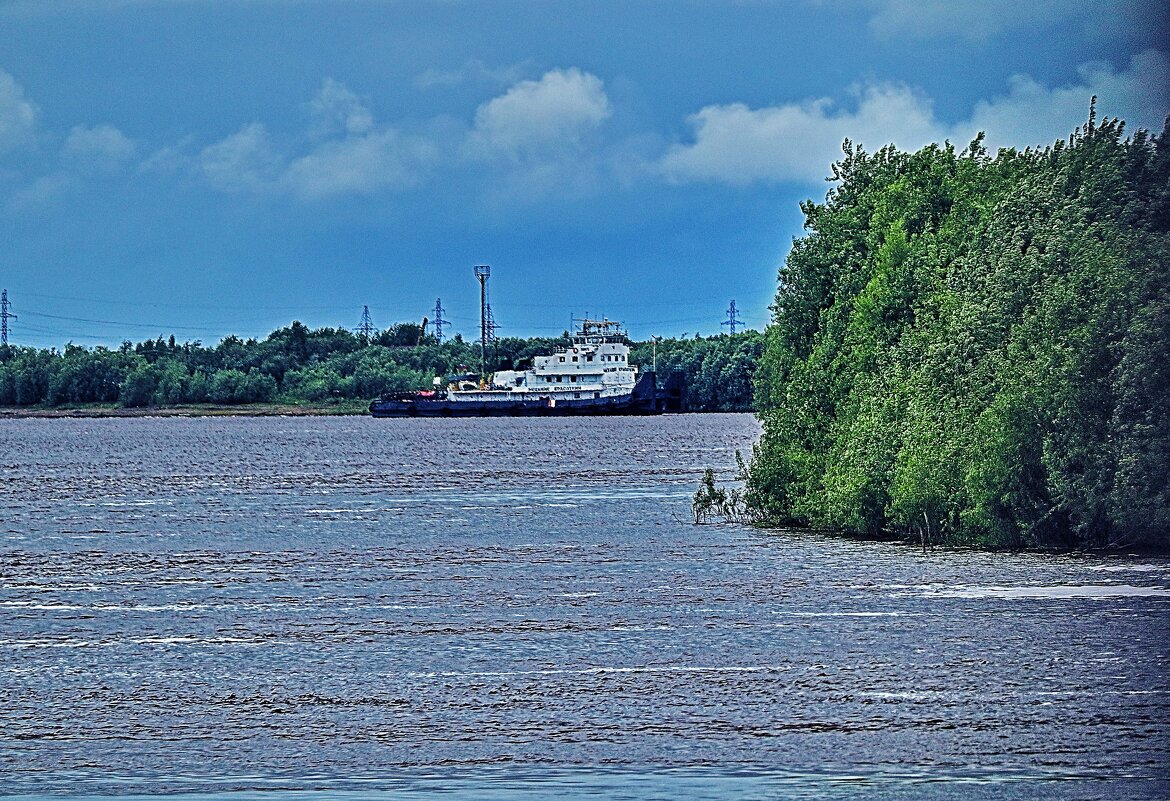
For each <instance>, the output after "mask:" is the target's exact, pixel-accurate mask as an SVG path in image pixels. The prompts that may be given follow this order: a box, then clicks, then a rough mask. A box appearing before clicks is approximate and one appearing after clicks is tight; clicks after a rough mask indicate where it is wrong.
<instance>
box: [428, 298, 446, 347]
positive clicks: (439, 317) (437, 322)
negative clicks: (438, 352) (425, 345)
mask: <svg viewBox="0 0 1170 801" xmlns="http://www.w3.org/2000/svg"><path fill="white" fill-rule="evenodd" d="M445 311H446V309H444V308H443V299H442V298H435V310H434V311H433V312H431V314H433V315H435V316H434V317H433V318H431V325H433V326H434V327H435V338H436V339H437V340H439V344H440V345H442V344H443V326H445V325H447V323H449V322H451V321H450V320H444V319H443V312H445Z"/></svg>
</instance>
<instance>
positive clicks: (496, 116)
mask: <svg viewBox="0 0 1170 801" xmlns="http://www.w3.org/2000/svg"><path fill="white" fill-rule="evenodd" d="M612 113H613V111H612V108H611V107H610V103H609V98H608V97H607V96H606V94H605V89H604V86H603V85H602V82H601V79H600V78H598V77H597V76H595V75H591V74H589V73H587V72H582V71H581V70H579V69H576V68H571V69H567V70H550V71H549V72H546V73H545V74H544V76H543V77H541V79H540V80H538V81H521V82H520V83H517V84H516V85H514V86H513V87H512V88H511V89H509V90H508V91H507V92H506V93H505V94H503V95H500V96H499V97H496V98H493V99H492V100H489V101H488V102H486V103H484V104H483V105H481V106H480V107H479V109H477V110H476V113H475V125H474V128H473V130H472V132H471V135H470V137H469V139H468V149H469V152H470V153H471V154H473V155H476V156H484V157H491V156H496V155H500V156H506V157H509V158H512V159H519V158H526V157H527V158H532V157H540V156H542V155H547V154H551V153H558V152H559V153H563V152H565V151H566V150H572V149H574V148H575V147H577V146H578V145H579V144H580V143H581V140H582V138H583V137H584V136H585V135H586V134H587V133H589V132H591V131H593V130H595V129H597V128H598V127H599V126H600V125H601V124H602V123H603V122H604V121H605V120H606V119H607V118H608V117H609V116H610V115H611V114H612Z"/></svg>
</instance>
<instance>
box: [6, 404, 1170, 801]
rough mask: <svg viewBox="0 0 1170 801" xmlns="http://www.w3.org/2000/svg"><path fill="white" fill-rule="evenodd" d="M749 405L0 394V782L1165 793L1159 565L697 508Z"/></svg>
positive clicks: (750, 426)
mask: <svg viewBox="0 0 1170 801" xmlns="http://www.w3.org/2000/svg"><path fill="white" fill-rule="evenodd" d="M758 435H759V428H758V425H757V423H756V421H755V420H754V418H752V417H751V416H748V415H667V416H662V417H655V418H609V419H531V420H507V419H484V420H372V419H367V418H242V417H241V418H192V419H185V418H168V419H151V418H143V419H116V420H74V419H63V420H0V481H2V483H0V699H3V700H2V701H0V796H5V797H29V798H33V797H43V796H45V795H57V796H68V797H76V798H80V797H89V796H93V797H104V798H110V797H115V798H136V797H147V796H155V795H161V794H167V795H169V796H172V797H177V798H187V799H231V800H232V801H244V800H245V799H259V798H263V799H286V798H298V799H299V798H314V799H330V800H333V801H336V800H339V799H356V798H374V799H395V800H397V799H416V798H423V797H432V796H436V795H437V796H440V797H442V798H447V799H455V800H456V801H462V800H463V799H468V800H470V799H497V798H498V799H505V798H524V799H528V798H531V799H537V798H549V797H559V798H573V799H577V798H580V799H584V798H598V797H602V798H639V799H654V798H662V799H673V798H731V799H749V798H751V799H755V798H824V797H830V798H845V799H851V798H887V797H889V798H893V797H898V798H902V797H915V798H939V799H942V798H954V797H963V798H1053V799H1055V798H1097V797H1101V798H1106V797H1108V798H1151V799H1152V798H1165V797H1167V796H1170V780H1168V779H1167V777H1168V776H1170V747H1168V746H1170V722H1168V721H1170V715H1168V714H1167V709H1168V706H1170V705H1168V703H1167V700H1168V697H1170V696H1168V695H1167V693H1168V692H1170V671H1168V658H1170V634H1168V629H1167V621H1168V619H1170V615H1168V614H1167V613H1168V612H1170V563H1168V562H1167V561H1166V560H1164V559H1157V558H1151V557H1135V556H1077V555H1028V554H1025V555H1019V554H1014V555H1013V554H988V553H971V552H963V551H949V550H942V549H936V550H934V551H932V552H930V553H927V554H923V553H921V551H919V550H917V549H915V548H911V547H906V546H902V545H899V544H891V543H860V542H852V541H848V540H841V539H833V538H826V537H822V536H818V535H814V534H808V533H800V532H766V531H757V530H754V529H751V528H748V527H744V526H738V525H730V524H723V525H702V526H695V525H694V524H693V523H692V522H691V521H690V520H689V512H690V496H691V494H692V493H693V492H694V490H695V488H696V486H697V484H698V481H699V478H700V476H701V473H702V470H703V468H704V467H707V466H711V467H714V468H716V470H717V472H718V474H719V475H720V478H721V480H723V481H731V480H733V479H734V472H735V470H734V452H735V450H736V449H743V450H744V451H745V453H746V452H747V451H749V450H750V447H751V443H752V442H753V441H754V440H755V438H756V437H757V436H758Z"/></svg>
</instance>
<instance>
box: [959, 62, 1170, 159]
mask: <svg viewBox="0 0 1170 801" xmlns="http://www.w3.org/2000/svg"><path fill="white" fill-rule="evenodd" d="M1078 72H1079V74H1080V76H1081V82H1080V83H1078V84H1075V85H1073V86H1060V87H1055V88H1049V87H1046V86H1044V85H1043V84H1041V83H1039V82H1037V81H1035V80H1034V79H1032V78H1030V77H1028V76H1027V75H1016V76H1013V77H1012V78H1011V79H1010V80H1009V82H1008V93H1007V95H1005V96H1001V97H997V98H994V99H992V100H984V101H980V102H979V103H977V104H976V105H975V108H974V110H973V111H972V114H971V118H970V120H967V121H965V122H963V123H960V124H958V125H956V126H954V132H953V133H952V136H963V135H965V136H966V137H967V138H968V139H969V138H970V137H971V136H973V135H974V134H975V133H976V132H978V131H986V132H987V144H988V146H989V147H991V148H996V147H1017V148H1023V147H1028V146H1036V145H1045V144H1048V143H1051V142H1052V141H1053V140H1055V139H1057V138H1059V137H1061V136H1067V135H1068V134H1069V133H1070V132H1071V131H1072V130H1073V128H1075V127H1076V126H1078V125H1081V124H1082V123H1084V122H1085V119H1086V118H1087V116H1088V111H1089V99H1090V98H1091V97H1093V96H1094V95H1095V96H1096V97H1097V111H1098V114H1100V115H1105V116H1110V117H1120V118H1121V119H1123V120H1125V121H1126V126H1127V128H1128V129H1129V130H1134V129H1136V128H1146V129H1148V130H1153V131H1161V130H1162V123H1163V121H1164V119H1165V117H1166V115H1167V114H1170V60H1168V59H1167V57H1166V56H1165V54H1163V53H1160V52H1158V51H1156V50H1147V51H1145V52H1143V53H1138V54H1137V55H1135V56H1134V57H1133V58H1132V59H1131V60H1130V63H1129V66H1128V67H1127V68H1126V69H1124V70H1121V71H1116V70H1114V69H1113V68H1112V67H1111V66H1110V65H1109V64H1107V63H1105V62H1091V63H1089V64H1084V65H1082V66H1081V67H1080V68H1079V70H1078Z"/></svg>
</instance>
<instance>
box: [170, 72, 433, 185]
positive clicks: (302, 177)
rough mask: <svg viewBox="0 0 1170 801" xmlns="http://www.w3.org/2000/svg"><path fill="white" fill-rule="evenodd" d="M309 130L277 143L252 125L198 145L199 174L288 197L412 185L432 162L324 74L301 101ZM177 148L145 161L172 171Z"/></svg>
mask: <svg viewBox="0 0 1170 801" xmlns="http://www.w3.org/2000/svg"><path fill="white" fill-rule="evenodd" d="M308 109H309V114H310V124H309V129H308V132H307V134H306V136H305V138H304V139H302V140H301V142H300V146H299V147H297V146H296V143H292V144H288V145H287V146H286V147H284V148H283V149H281V148H278V147H277V146H276V145H275V144H274V143H273V139H272V136H271V135H270V134H269V132H268V130H267V129H266V128H265V126H264V125H263V124H262V123H259V122H255V123H251V124H250V125H246V126H244V127H243V128H242V129H240V130H239V131H237V132H236V133H234V134H232V135H231V136H228V137H226V138H225V139H223V140H221V141H219V142H216V143H215V144H213V145H209V146H208V147H205V148H203V150H202V151H201V152H200V154H199V157H198V159H197V163H198V171H199V172H200V173H201V174H202V176H203V179H204V180H205V181H206V182H207V183H208V184H209V185H210V186H212V187H214V188H215V189H219V190H222V191H225V192H232V193H253V194H284V193H287V194H291V195H294V196H296V197H299V198H302V199H305V200H317V199H321V198H326V197H330V196H336V195H352V194H371V193H373V192H376V191H379V190H382V189H406V188H409V187H412V186H416V185H417V184H418V183H419V181H420V179H421V176H422V175H423V174H424V172H425V171H426V169H427V168H428V167H429V166H430V165H431V164H432V163H433V162H434V161H435V160H436V159H437V152H438V151H437V148H436V147H435V145H433V144H432V143H431V142H429V141H428V140H427V139H425V138H423V137H419V136H411V135H408V134H405V133H403V132H402V131H400V130H398V129H396V128H392V127H385V126H378V125H377V124H376V123H375V121H374V117H373V114H372V113H371V112H370V110H369V108H368V107H367V106H366V105H365V104H364V103H363V102H362V101H361V99H360V98H359V97H358V96H357V95H356V94H354V93H353V92H352V91H350V90H349V89H348V88H347V87H346V86H345V85H344V84H342V83H339V82H337V81H334V80H332V79H326V80H325V82H324V83H323V84H322V87H321V90H320V91H319V92H318V93H317V95H316V97H314V99H313V100H312V101H311V102H310V103H309V104H308ZM182 158H183V154H182V149H181V148H178V149H177V148H167V149H164V150H162V151H159V152H158V153H156V154H155V155H154V156H152V157H151V159H149V162H150V164H151V168H152V169H155V170H158V171H170V170H173V169H174V164H175V162H176V160H179V159H182Z"/></svg>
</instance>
